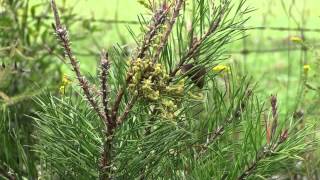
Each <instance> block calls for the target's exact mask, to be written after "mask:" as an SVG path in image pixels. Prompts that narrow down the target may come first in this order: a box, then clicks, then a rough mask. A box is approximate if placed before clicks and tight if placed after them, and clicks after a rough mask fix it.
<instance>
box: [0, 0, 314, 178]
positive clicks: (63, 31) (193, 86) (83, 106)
mask: <svg viewBox="0 0 320 180" xmlns="http://www.w3.org/2000/svg"><path fill="white" fill-rule="evenodd" d="M141 3H142V4H143V5H144V6H145V7H146V11H147V12H148V15H147V16H146V17H145V16H140V17H139V20H140V22H141V30H142V32H141V34H138V35H136V34H135V33H134V32H133V31H132V30H130V29H129V31H130V32H131V34H132V38H133V39H134V40H135V42H136V44H137V47H136V49H135V50H132V52H130V53H129V54H128V53H127V52H125V51H124V50H123V49H121V48H120V47H114V48H112V49H109V50H108V52H106V51H105V50H102V52H101V56H100V59H101V60H100V62H101V63H100V66H99V71H100V74H99V76H98V77H97V78H96V79H99V81H98V80H97V81H89V80H87V78H86V77H85V76H84V75H83V73H82V72H81V71H80V67H79V61H78V59H77V57H76V56H75V54H74V52H73V50H72V46H71V39H72V37H69V33H68V30H67V27H66V26H64V25H63V22H62V20H61V19H60V15H59V12H58V9H57V7H56V3H55V1H54V0H52V1H51V7H52V10H53V14H54V20H55V23H54V30H55V34H56V36H57V39H58V40H59V42H60V44H61V46H62V48H63V49H64V51H65V55H66V58H67V59H68V60H69V63H70V67H71V69H72V70H73V72H74V75H75V78H74V79H75V81H76V82H77V84H78V85H77V86H75V87H73V88H69V89H65V88H63V90H64V92H63V93H61V94H60V95H59V96H55V95H51V94H47V95H43V96H41V97H39V98H38V99H37V100H36V101H37V102H38V104H39V106H40V107H41V110H40V111H38V113H37V116H35V117H34V119H35V122H36V132H35V137H36V138H37V145H36V146H35V147H34V148H35V152H37V154H38V155H39V158H40V162H39V164H40V168H39V177H40V178H43V179H54V178H59V179H98V178H99V179H101V180H104V179H239V180H240V179H257V178H262V179H263V178H268V177H272V176H276V175H277V176H284V177H285V176H286V171H287V170H288V169H290V168H292V169H294V168H296V163H297V162H298V161H300V160H301V159H302V158H301V157H302V155H303V153H304V152H305V151H308V150H311V149H312V147H313V145H314V144H315V141H314V140H313V139H312V137H311V135H313V131H312V128H313V126H312V124H305V126H303V127H301V126H297V124H299V122H300V120H301V118H295V117H294V116H291V115H288V116H285V117H284V116H279V108H280V106H279V102H278V100H277V97H276V96H275V95H272V96H271V97H270V100H268V101H267V102H266V103H265V102H264V101H261V100H260V99H259V98H258V96H257V95H256V94H255V84H253V83H252V82H251V80H250V78H248V77H246V76H241V74H240V73H239V71H237V69H236V68H231V65H230V66H223V65H222V62H224V60H226V59H228V55H227V54H226V53H225V50H226V49H227V48H228V44H230V43H232V42H234V41H235V40H237V39H239V38H241V35H242V34H243V31H244V29H245V28H244V24H245V22H246V21H247V20H248V16H249V15H248V13H250V11H251V9H250V8H247V6H246V4H245V0H240V1H232V0H220V1H212V0H163V1H141ZM0 173H1V169H0ZM8 178H9V179H10V177H8ZM11 179H12V178H11Z"/></svg>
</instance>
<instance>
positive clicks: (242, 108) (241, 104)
mask: <svg viewBox="0 0 320 180" xmlns="http://www.w3.org/2000/svg"><path fill="white" fill-rule="evenodd" d="M251 95H252V90H247V92H246V93H245V96H244V98H243V100H241V101H240V102H239V104H238V105H237V108H236V109H235V111H234V112H233V113H232V114H231V116H230V117H229V118H227V119H226V120H225V121H224V123H223V125H221V126H219V127H218V128H216V129H215V130H214V131H213V132H212V133H211V134H209V138H208V141H207V142H206V144H205V145H204V147H207V146H208V145H209V144H211V143H212V142H214V141H215V140H216V139H217V138H219V137H220V136H222V135H223V134H224V130H225V128H226V126H227V125H229V124H231V123H232V122H233V121H234V120H236V119H237V118H240V116H241V114H242V113H243V112H244V111H245V110H246V104H247V103H248V100H249V98H250V96H251ZM202 153H203V152H202Z"/></svg>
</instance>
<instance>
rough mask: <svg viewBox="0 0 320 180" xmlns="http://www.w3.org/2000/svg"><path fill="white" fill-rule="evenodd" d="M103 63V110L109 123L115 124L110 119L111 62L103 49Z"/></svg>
mask: <svg viewBox="0 0 320 180" xmlns="http://www.w3.org/2000/svg"><path fill="white" fill-rule="evenodd" d="M100 58H101V64H100V69H101V74H100V81H101V91H102V92H101V94H102V105H103V110H104V115H105V116H106V119H107V121H108V124H110V125H113V124H114V123H113V122H112V120H111V119H110V114H109V109H108V105H109V99H108V95H109V87H108V79H107V78H108V73H109V69H110V63H109V57H108V53H107V52H106V51H105V50H103V51H102V52H101V57H100Z"/></svg>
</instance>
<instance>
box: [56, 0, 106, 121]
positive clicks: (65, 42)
mask: <svg viewBox="0 0 320 180" xmlns="http://www.w3.org/2000/svg"><path fill="white" fill-rule="evenodd" d="M51 7H52V10H53V13H54V19H55V31H56V35H57V37H58V39H59V40H60V41H61V45H62V47H63V48H64V51H65V54H66V56H67V57H68V58H69V61H70V64H71V66H72V68H73V71H74V72H75V74H76V77H77V79H78V81H79V84H80V87H81V88H82V90H83V92H84V94H85V96H86V98H87V100H88V102H89V103H90V105H91V107H92V108H93V109H94V110H95V111H96V113H97V114H98V116H99V117H100V118H101V119H102V120H105V119H106V116H105V115H104V114H103V113H102V112H101V110H100V108H99V105H98V103H97V102H96V101H95V99H94V97H93V95H92V93H91V90H90V86H89V82H88V80H87V79H86V78H85V77H84V76H83V75H82V74H81V72H80V68H79V61H78V60H77V58H76V57H75V56H74V55H73V52H72V49H71V45H70V44H71V43H70V40H69V35H68V31H67V29H66V27H63V26H62V24H61V20H60V16H59V12H58V9H57V6H56V3H55V1H54V0H51Z"/></svg>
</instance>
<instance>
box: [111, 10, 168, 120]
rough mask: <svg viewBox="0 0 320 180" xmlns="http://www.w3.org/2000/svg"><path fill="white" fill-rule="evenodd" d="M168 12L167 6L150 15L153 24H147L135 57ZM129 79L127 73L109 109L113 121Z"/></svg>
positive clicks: (129, 76)
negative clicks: (146, 30) (147, 27)
mask: <svg viewBox="0 0 320 180" xmlns="http://www.w3.org/2000/svg"><path fill="white" fill-rule="evenodd" d="M163 7H165V6H163ZM168 12H169V8H162V9H160V10H158V11H156V13H155V14H154V15H153V17H152V20H153V21H152V22H153V24H151V25H150V26H149V31H148V32H147V33H146V34H145V36H144V40H143V42H142V45H141V46H140V47H139V48H138V49H139V51H138V55H137V58H143V57H144V56H145V52H146V51H147V50H148V49H149V47H150V46H151V43H152V40H153V38H154V37H155V36H156V33H157V32H158V30H159V29H160V27H161V26H162V25H163V23H164V22H165V20H166V17H167V15H168ZM131 80H132V75H127V77H126V81H125V84H124V85H123V86H122V87H121V89H120V90H119V91H118V93H117V96H116V99H115V101H114V105H113V107H112V110H111V113H112V114H111V119H112V120H114V121H115V120H116V119H117V113H118V110H119V107H120V103H121V101H122V98H123V95H124V93H125V89H126V88H127V86H128V84H129V83H130V82H131Z"/></svg>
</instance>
